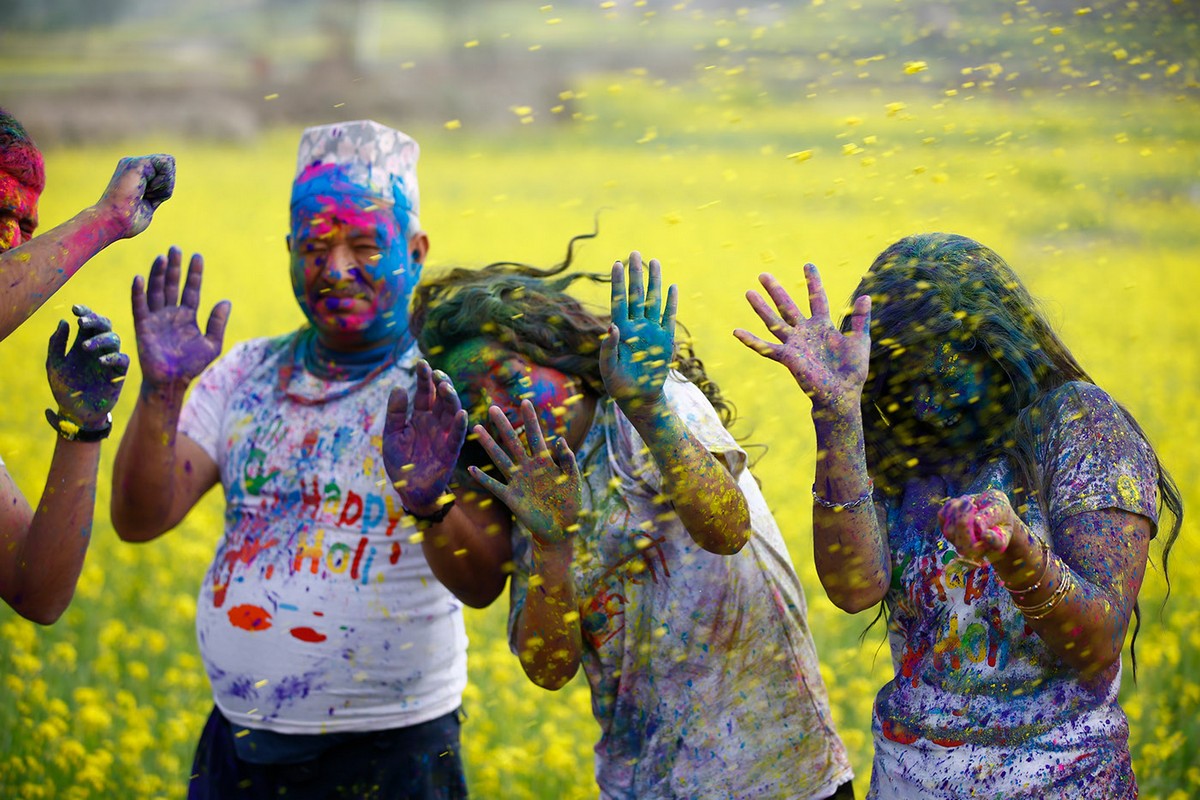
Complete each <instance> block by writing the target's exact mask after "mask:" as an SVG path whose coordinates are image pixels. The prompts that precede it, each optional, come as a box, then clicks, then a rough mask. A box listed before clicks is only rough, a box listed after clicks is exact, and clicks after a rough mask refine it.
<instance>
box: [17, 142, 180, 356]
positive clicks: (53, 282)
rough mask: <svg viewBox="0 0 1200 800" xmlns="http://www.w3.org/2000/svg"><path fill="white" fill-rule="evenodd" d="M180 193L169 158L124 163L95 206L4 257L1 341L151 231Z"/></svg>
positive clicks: (154, 157)
mask: <svg viewBox="0 0 1200 800" xmlns="http://www.w3.org/2000/svg"><path fill="white" fill-rule="evenodd" d="M174 187H175V160H174V159H173V158H172V157H171V156H168V155H152V156H141V157H137V158H123V159H121V161H120V162H119V163H118V164H117V169H116V172H115V173H114V174H113V177H112V180H111V181H110V182H109V184H108V188H107V189H105V191H104V195H103V196H102V197H101V198H100V200H99V201H97V202H96V204H95V205H93V206H89V207H88V208H85V209H83V210H82V211H80V212H79V213H78V214H76V215H75V216H74V217H72V218H71V219H69V220H67V221H66V222H64V223H62V224H61V225H58V226H56V227H54V228H52V229H51V230H49V231H47V232H46V233H44V234H42V235H40V236H35V237H34V238H33V239H31V240H29V241H28V242H26V243H25V244H23V245H20V246H19V247H14V248H12V249H11V250H8V251H6V252H4V253H0V275H3V276H4V296H3V298H2V299H0V340H3V339H5V338H7V337H8V335H9V334H10V333H12V332H13V331H14V330H16V329H17V327H18V326H20V324H21V323H22V322H24V321H25V320H26V319H28V318H29V316H30V315H31V314H33V312H35V311H37V310H38V309H39V308H41V306H42V304H43V303H45V302H46V301H47V300H48V299H49V298H50V296H51V295H53V294H54V293H55V292H56V291H58V289H59V288H60V287H61V286H62V285H63V284H64V283H66V282H67V280H69V279H70V278H71V276H72V275H74V274H75V273H76V272H78V271H79V269H80V267H82V266H83V265H84V264H86V263H87V262H88V260H89V259H91V258H92V257H93V256H95V255H96V254H97V253H99V252H100V251H101V250H103V249H104V248H106V247H108V246H109V245H110V244H112V243H113V242H115V241H117V240H119V239H128V238H131V237H133V236H137V235H138V234H139V233H141V232H142V231H144V230H146V227H147V226H149V224H150V220H151V219H152V217H153V216H154V211H155V209H157V208H158V206H159V205H160V204H161V203H162V202H163V201H164V200H166V199H167V198H169V197H170V196H171V192H172V191H173V190H174Z"/></svg>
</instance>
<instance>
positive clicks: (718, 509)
mask: <svg viewBox="0 0 1200 800" xmlns="http://www.w3.org/2000/svg"><path fill="white" fill-rule="evenodd" d="M648 266H649V269H648V273H649V275H648V277H647V278H646V279H645V281H646V282H645V283H644V284H643V276H642V256H641V254H640V253H638V252H636V251H635V252H633V253H630V254H629V275H628V285H627V284H626V275H625V270H624V268H623V266H622V265H621V262H619V261H618V262H616V263H615V264H613V270H612V297H611V308H612V324H611V325H610V326H609V330H608V336H607V338H606V339H605V340H604V341H603V342H602V343H601V345H600V374H601V376H602V377H603V379H604V387H605V389H606V390H607V392H608V394H609V395H610V396H611V397H612V398H613V400H614V401H616V403H617V406H618V407H619V408H620V409H621V412H622V413H623V414H625V416H626V417H627V418H628V419H629V421H630V422H631V423H633V427H634V429H635V430H636V431H637V432H638V435H639V436H641V438H642V441H644V442H645V443H646V446H647V447H648V448H649V450H650V455H651V457H652V458H653V459H654V463H655V464H656V465H657V466H658V469H659V473H660V474H661V475H662V491H663V493H664V494H665V495H666V496H667V497H668V498H670V501H671V504H672V506H673V507H674V509H675V513H676V514H678V515H679V520H680V522H682V523H683V527H684V528H685V529H686V530H687V532H688V534H689V535H690V536H691V537H692V539H693V540H694V541H695V542H696V544H698V545H700V546H701V547H703V548H704V549H705V550H708V551H709V552H711V553H719V554H721V555H730V554H733V553H736V552H738V551H739V550H741V549H742V547H743V546H744V545H745V544H746V542H747V540H748V539H749V538H750V508H749V506H748V505H747V504H746V498H745V496H744V495H743V494H742V490H741V489H740V488H738V485H737V481H736V480H735V479H734V477H733V475H732V474H731V473H730V472H729V470H728V469H726V468H725V466H724V465H723V464H722V463H721V462H720V461H718V460H717V458H716V457H715V456H714V455H713V454H712V453H710V452H709V451H708V449H707V448H706V447H705V446H704V445H703V444H701V442H700V440H699V439H697V438H696V437H695V436H694V435H693V434H692V432H691V431H689V430H688V427H687V426H686V425H685V424H684V422H683V420H681V419H680V418H679V415H678V414H676V413H675V412H674V411H673V410H672V409H671V407H670V406H669V405H668V404H667V400H666V396H665V395H664V393H663V389H664V385H665V382H666V380H667V377H668V375H669V373H670V362H671V358H672V357H673V355H674V352H675V311H676V307H677V302H678V290H677V289H676V287H675V286H671V287H669V288H668V289H667V293H666V298H665V302H664V298H663V296H662V268H661V266H660V265H659V263H658V261H657V260H656V259H651V260H650V263H649V265H648ZM643 286H644V287H645V288H643Z"/></svg>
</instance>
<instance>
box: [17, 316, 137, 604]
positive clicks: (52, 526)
mask: <svg viewBox="0 0 1200 800" xmlns="http://www.w3.org/2000/svg"><path fill="white" fill-rule="evenodd" d="M72 311H73V312H74V313H75V315H76V316H77V317H79V320H78V322H79V333H78V334H77V336H76V338H75V344H74V345H73V346H72V347H71V349H70V350H69V351H68V350H67V341H68V339H69V338H70V332H71V329H70V326H69V325H68V324H67V323H66V322H65V321H60V322H59V323H58V329H57V330H56V331H55V332H54V334H53V335H52V336H51V337H50V346H49V350H48V353H47V356H46V372H47V375H48V376H49V378H50V388H51V391H52V392H53V394H54V398H55V400H56V401H57V402H58V417H59V420H60V422H59V424H60V425H64V424H65V425H71V426H75V427H76V428H78V429H79V430H82V431H98V430H103V429H104V428H105V426H107V425H108V419H109V418H108V415H109V413H110V412H111V410H112V407H113V406H114V405H115V404H116V402H117V398H118V397H119V396H120V394H121V387H122V385H123V379H124V377H125V372H126V371H127V370H128V369H129V356H127V355H125V354H124V353H122V352H120V346H121V340H120V338H119V337H118V336H117V334H115V333H113V330H112V324H111V323H110V322H109V321H108V320H107V319H105V318H104V317H101V316H99V315H97V314H93V313H92V311H91V310H90V309H88V308H86V307H84V306H78V305H77V306H75V307H74V308H73V309H72ZM56 439H57V441H56V442H55V445H54V456H53V457H52V458H51V460H50V473H49V475H48V476H47V478H46V487H45V489H43V490H42V497H41V500H40V501H39V502H38V507H37V511H36V513H35V512H34V511H33V510H32V509H31V508H30V507H29V503H28V502H27V501H26V500H25V496H24V495H22V494H21V491H20V489H18V488H17V486H16V484H15V483H13V480H12V477H11V476H10V475H9V474H8V471H7V470H5V469H2V468H0V596H2V597H3V598H4V600H5V601H6V602H7V603H8V604H9V605H10V606H12V607H13V608H14V609H16V611H17V613H19V614H20V615H21V616H23V617H25V618H26V619H29V620H32V621H33V622H37V623H40V624H42V625H49V624H51V623H53V622H55V621H56V620H57V619H58V618H59V617H60V616H61V615H62V613H63V611H65V610H66V608H67V606H68V605H70V603H71V598H72V597H73V596H74V594H75V584H76V583H77V582H78V580H79V573H80V571H81V570H82V569H83V562H84V558H85V556H86V555H87V548H88V543H89V542H90V541H91V535H92V518H93V515H94V513H95V505H96V471H97V469H98V468H99V464H100V442H99V441H94V442H84V441H79V440H69V439H66V438H64V437H63V436H57V437H56Z"/></svg>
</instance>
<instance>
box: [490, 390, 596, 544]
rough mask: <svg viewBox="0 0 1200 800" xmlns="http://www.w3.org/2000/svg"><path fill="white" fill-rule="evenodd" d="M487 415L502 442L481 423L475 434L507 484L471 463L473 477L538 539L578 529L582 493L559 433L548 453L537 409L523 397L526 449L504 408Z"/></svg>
mask: <svg viewBox="0 0 1200 800" xmlns="http://www.w3.org/2000/svg"><path fill="white" fill-rule="evenodd" d="M488 417H489V419H491V422H492V427H493V428H495V429H496V433H497V434H498V435H499V437H500V442H502V443H503V445H504V446H503V447H501V446H500V445H499V444H497V443H496V440H495V439H493V438H492V436H491V434H489V433H488V432H487V430H485V429H484V427H483V426H482V425H476V426H475V433H476V434H478V436H479V442H480V444H482V445H483V449H484V450H486V451H487V454H488V455H489V456H490V457H491V459H492V463H494V464H495V465H496V468H497V469H499V470H500V473H501V474H502V475H503V476H504V479H505V480H506V481H508V483H500V482H499V481H498V480H496V479H495V478H493V477H491V476H490V475H488V474H486V473H484V472H483V470H481V469H479V468H478V467H474V466H472V467H469V468H468V469H469V470H470V472H471V477H473V478H474V479H475V480H477V481H479V483H480V484H481V485H482V486H483V487H484V488H485V489H487V490H488V491H489V492H491V493H492V494H493V495H495V496H496V498H497V499H499V500H500V502H502V503H504V505H506V506H508V509H509V511H511V512H512V513H513V516H514V517H516V518H517V519H518V520H519V521H520V522H521V524H522V525H523V526H524V527H525V529H526V530H528V531H529V532H530V534H532V536H533V538H534V539H535V540H536V541H537V542H538V543H540V544H544V545H545V544H557V543H560V542H565V541H567V540H568V539H571V538H573V537H574V536H575V533H576V532H577V531H578V529H579V526H578V521H579V512H580V510H581V509H582V508H583V493H582V489H581V483H580V480H579V467H578V466H577V465H576V463H575V454H574V453H573V452H571V448H570V447H569V446H567V442H566V439H565V438H563V437H562V436H560V437H558V438H557V439H555V440H554V450H555V452H554V455H553V456H552V455H551V453H550V449H549V448H548V447H547V446H546V437H545V435H544V434H543V433H542V428H541V425H540V424H539V423H538V418H537V412H536V411H535V410H534V408H533V403H530V402H529V401H528V400H523V401H521V421H522V422H523V423H524V425H523V428H524V432H525V439H526V441H528V442H529V449H526V448H525V445H524V444H523V443H522V442H521V439H520V437H519V435H518V434H517V431H516V430H514V429H513V426H512V424H511V423H509V421H508V418H507V417H506V416H504V412H503V411H501V410H500V409H499V408H497V407H496V406H492V407H491V408H489V409H488Z"/></svg>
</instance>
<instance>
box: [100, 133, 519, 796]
mask: <svg viewBox="0 0 1200 800" xmlns="http://www.w3.org/2000/svg"><path fill="white" fill-rule="evenodd" d="M417 155H418V148H417V143H416V142H414V141H413V140H412V139H410V138H409V137H408V136H406V135H405V134H403V133H401V132H399V131H396V130H392V129H390V128H387V127H384V126H383V125H380V124H378V123H375V122H369V121H361V122H348V123H342V124H337V125H326V126H321V127H316V128H310V129H308V130H307V131H305V132H304V134H303V136H302V138H301V142H300V153H299V159H298V164H297V171H296V177H295V181H294V183H293V187H292V199H291V233H290V235H289V236H288V250H289V252H290V254H291V277H292V287H293V290H294V293H295V296H296V300H297V302H298V303H299V304H300V307H301V309H302V310H303V311H304V315H305V316H306V317H307V320H308V323H307V324H306V325H305V326H303V327H302V328H300V329H299V330H297V331H293V332H291V333H287V334H284V335H282V336H277V337H273V338H265V339H255V340H251V341H248V342H243V343H241V344H239V345H236V346H234V347H233V348H231V349H230V351H229V353H228V354H226V355H225V356H223V357H221V358H220V359H219V360H216V361H215V363H211V366H210V362H213V361H214V359H216V357H217V355H218V354H219V353H220V350H221V344H222V338H223V332H224V326H225V320H226V319H227V317H228V314H229V303H228V302H227V301H222V302H221V303H218V304H217V305H216V307H215V308H214V309H213V311H212V312H211V314H210V316H209V320H208V324H207V327H206V330H205V331H204V332H203V333H202V332H201V331H200V329H199V327H198V325H197V322H196V312H197V309H198V307H199V299H200V297H199V296H200V284H201V277H202V272H203V261H202V259H201V258H200V256H198V255H196V256H193V257H192V259H191V263H190V265H189V267H188V271H187V278H186V281H181V273H182V264H181V262H182V254H181V252H180V251H179V249H178V248H172V249H171V250H170V252H169V253H168V254H167V255H166V256H165V257H162V256H160V257H159V258H158V259H157V260H156V261H155V262H154V264H153V266H152V267H151V269H150V275H149V278H148V280H147V281H146V282H145V284H143V282H142V280H141V278H140V277H139V278H137V279H135V281H134V286H133V311H134V321H135V328H136V332H137V343H138V355H139V358H140V360H141V366H142V375H143V385H142V390H141V394H140V396H139V399H138V404H137V408H136V409H135V411H134V415H133V419H132V420H131V421H130V424H129V426H128V428H127V430H126V433H125V436H124V439H123V440H122V442H121V449H120V451H119V452H118V454H117V459H116V463H115V467H114V474H113V494H112V498H113V499H112V504H113V505H112V514H113V524H114V526H115V527H116V529H117V531H118V533H119V534H120V535H121V537H122V538H123V539H125V540H126V541H134V542H144V541H148V540H150V539H153V538H155V537H157V536H159V535H161V534H163V533H165V532H166V531H168V530H170V529H171V528H173V527H174V526H175V525H177V524H178V523H179V522H180V521H181V520H182V519H183V517H184V516H185V515H186V514H187V512H188V511H189V510H190V509H191V508H192V506H194V505H195V504H196V502H197V501H198V500H199V499H200V498H201V496H203V495H204V493H205V492H207V491H208V490H209V489H210V488H212V487H213V486H215V485H216V484H217V483H218V482H219V483H220V484H221V485H222V487H223V489H224V492H225V501H226V512H225V530H224V535H223V536H222V538H221V539H220V541H219V543H218V546H217V552H216V555H215V557H214V559H213V561H212V565H211V566H210V567H209V570H208V574H207V576H206V578H205V580H204V583H203V585H202V587H201V590H200V596H199V601H198V604H197V610H196V631H197V634H198V637H199V643H200V653H201V656H202V657H203V660H204V664H205V668H206V670H207V672H208V676H209V679H210V681H211V683H212V689H213V698H214V701H215V708H214V709H213V712H212V715H211V716H210V718H209V720H208V723H207V725H206V726H205V730H204V732H203V734H202V736H201V739H200V742H199V745H198V747H197V751H196V760H195V764H194V766H193V769H192V778H191V782H190V785H189V797H192V798H222V800H224V799H225V798H243V797H245V798H258V797H263V798H266V797H271V798H276V797H280V796H286V797H289V798H309V797H313V798H315V797H321V798H326V797H348V798H349V797H366V796H370V797H381V798H459V797H466V784H465V780H464V778H463V773H462V765H461V761H460V758H459V715H460V705H461V699H462V691H463V688H464V687H465V684H466V644H467V642H466V635H465V633H464V629H463V621H462V610H461V609H462V607H461V604H460V602H459V601H458V600H456V599H455V597H454V595H452V594H451V593H450V592H449V591H448V590H446V589H445V588H444V587H443V585H442V584H441V583H440V582H439V581H438V580H437V579H435V578H434V575H433V573H432V572H431V570H430V567H429V564H428V562H427V561H426V560H425V557H424V556H423V553H422V547H421V545H420V544H418V542H419V541H420V537H419V536H417V535H416V533H417V530H416V528H415V527H414V521H413V520H412V518H411V517H408V516H407V515H406V514H405V512H404V509H403V508H402V507H401V505H400V501H399V499H398V497H397V495H396V493H395V492H394V491H393V490H392V487H391V485H390V481H389V480H388V478H387V475H386V473H385V471H384V467H383V462H382V459H381V458H380V456H379V442H380V436H381V432H382V429H383V421H384V416H385V410H386V407H387V399H388V395H389V393H390V392H391V390H392V388H393V387H396V386H399V387H402V388H404V389H405V391H406V392H409V393H410V394H411V393H412V392H413V390H414V389H415V387H416V385H417V381H418V380H424V381H431V380H432V378H431V376H430V374H429V371H428V367H427V366H425V365H424V364H423V362H421V363H420V365H418V357H419V354H418V352H417V348H416V345H415V342H414V337H413V335H412V334H411V332H410V331H409V328H408V311H407V309H408V302H409V298H410V296H411V294H412V290H413V287H414V286H415V285H416V282H417V279H418V278H419V276H420V272H421V265H422V263H423V262H424V260H425V255H426V253H427V251H428V249H429V240H428V238H427V237H426V235H425V234H424V233H423V232H422V231H421V229H420V223H419V218H418V211H419V207H418V192H417V179H416V163H417ZM181 282H182V294H181V293H180V289H181ZM206 367H207V369H206ZM201 373H203V374H201ZM197 378H198V380H196V379H197ZM193 381H195V386H194V387H192V391H191V394H190V396H189V397H188V399H187V401H186V402H184V393H185V391H186V390H187V389H188V387H189V385H191V384H192V382H193ZM460 561H461V562H463V564H462V569H464V570H467V571H469V570H470V568H471V561H472V557H471V556H468V557H466V558H463V559H460ZM496 592H497V593H498V592H499V589H497V590H496ZM493 596H494V595H493ZM491 599H492V598H491V597H489V598H487V600H488V601H489V602H490V600H491Z"/></svg>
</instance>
